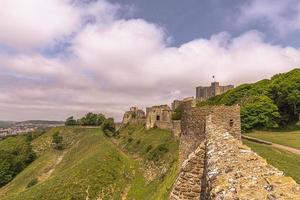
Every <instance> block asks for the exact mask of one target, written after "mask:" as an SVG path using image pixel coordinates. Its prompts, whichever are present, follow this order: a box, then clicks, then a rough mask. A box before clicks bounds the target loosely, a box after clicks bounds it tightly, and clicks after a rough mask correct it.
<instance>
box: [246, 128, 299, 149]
mask: <svg viewBox="0 0 300 200" xmlns="http://www.w3.org/2000/svg"><path fill="white" fill-rule="evenodd" d="M246 135H248V136H251V137H255V138H259V139H262V140H266V141H270V142H273V143H277V144H281V145H285V146H289V147H294V148H298V149H300V130H298V131H289V132H269V131H254V132H251V133H247V134H246Z"/></svg>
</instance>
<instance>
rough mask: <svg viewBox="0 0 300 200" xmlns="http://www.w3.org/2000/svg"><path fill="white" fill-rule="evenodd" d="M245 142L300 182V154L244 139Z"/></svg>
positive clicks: (270, 162)
mask: <svg viewBox="0 0 300 200" xmlns="http://www.w3.org/2000/svg"><path fill="white" fill-rule="evenodd" d="M243 143H244V144H246V145H247V146H249V147H250V148H251V149H252V150H253V151H255V152H257V153H258V154H259V155H260V156H261V157H263V158H265V159H266V160H267V161H268V163H269V164H271V165H273V166H274V167H276V168H278V169H280V170H281V171H283V172H284V173H285V174H286V175H287V176H291V177H293V178H294V180H295V181H297V182H298V183H300V156H298V155H295V154H292V153H288V152H285V151H282V150H278V149H275V148H272V147H270V146H266V145H262V144H258V143H255V142H250V141H248V140H243Z"/></svg>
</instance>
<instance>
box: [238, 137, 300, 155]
mask: <svg viewBox="0 0 300 200" xmlns="http://www.w3.org/2000/svg"><path fill="white" fill-rule="evenodd" d="M242 138H244V139H246V140H250V141H252V142H256V143H260V144H265V145H270V146H272V147H274V148H277V149H282V150H285V151H288V152H291V153H294V154H297V155H300V149H296V148H293V147H288V146H284V145H281V144H276V143H272V142H269V141H265V140H262V139H258V138H254V137H250V136H246V135H242Z"/></svg>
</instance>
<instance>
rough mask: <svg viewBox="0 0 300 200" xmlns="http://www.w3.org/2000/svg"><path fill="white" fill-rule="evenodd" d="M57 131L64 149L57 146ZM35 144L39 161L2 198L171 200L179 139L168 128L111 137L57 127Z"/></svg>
mask: <svg viewBox="0 0 300 200" xmlns="http://www.w3.org/2000/svg"><path fill="white" fill-rule="evenodd" d="M57 131H59V134H60V135H61V136H62V137H63V147H64V149H63V150H55V149H53V146H52V144H51V141H52V135H53V133H55V132H57ZM129 135H132V138H134V139H130V136H129ZM133 135H134V136H133ZM4 142H5V140H4ZM31 145H32V148H33V150H34V151H35V152H36V155H37V159H36V160H35V161H33V162H32V163H31V164H30V165H29V166H28V167H26V168H25V169H24V170H23V171H22V172H21V173H19V174H18V175H17V176H16V177H15V178H14V179H13V180H12V181H11V182H9V183H8V184H7V185H5V186H3V187H2V188H0V199H3V200H8V199H9V200H12V199H22V200H26V199H45V200H47V199H51V200H56V199H57V200H61V199H76V200H77V199H90V200H91V199H167V196H168V193H169V191H170V188H171V186H172V184H173V182H174V180H175V178H176V174H177V155H178V141H176V140H175V139H174V138H173V137H172V134H171V132H169V131H165V130H159V129H153V130H149V131H146V130H145V129H144V128H142V127H127V128H124V129H122V130H120V132H119V135H118V137H117V138H114V139H111V138H107V137H106V136H105V135H104V134H103V132H102V131H101V130H100V129H98V128H78V127H72V128H70V127H57V128H53V129H51V130H50V131H48V132H47V133H45V134H43V135H41V136H40V137H38V138H36V139H34V140H33V141H32V142H31ZM152 166H156V167H154V168H153V169H152Z"/></svg>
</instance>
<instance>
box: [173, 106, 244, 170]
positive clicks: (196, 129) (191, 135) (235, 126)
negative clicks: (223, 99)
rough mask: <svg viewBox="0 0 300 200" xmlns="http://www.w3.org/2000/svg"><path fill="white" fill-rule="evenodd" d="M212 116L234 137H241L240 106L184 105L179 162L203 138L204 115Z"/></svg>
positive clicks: (193, 149)
mask: <svg viewBox="0 0 300 200" xmlns="http://www.w3.org/2000/svg"><path fill="white" fill-rule="evenodd" d="M208 115H211V116H212V120H213V122H214V123H216V124H220V126H223V127H224V128H225V129H226V130H227V131H228V132H229V133H230V134H232V135H233V136H234V137H235V138H237V139H239V140H240V139H241V121H240V107H239V106H237V105H235V106H204V107H191V106H189V105H186V107H185V108H184V109H183V113H182V117H181V136H180V145H179V164H181V163H182V162H183V161H184V160H185V159H186V158H187V156H188V155H189V154H190V153H191V152H193V151H195V149H196V148H197V146H198V145H199V144H200V143H201V142H202V141H203V140H204V139H205V127H206V117H207V116H208Z"/></svg>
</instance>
